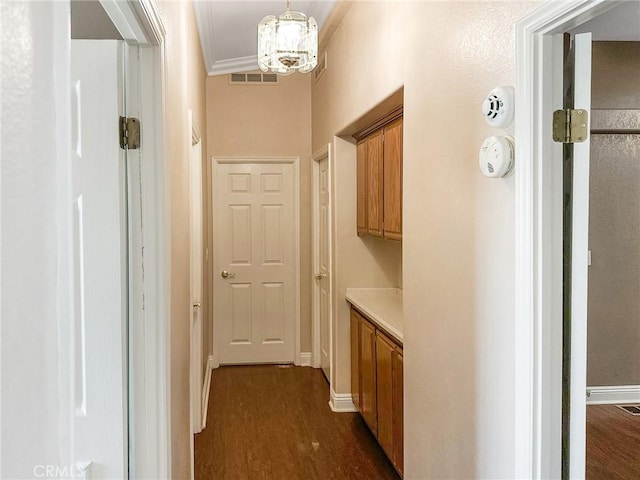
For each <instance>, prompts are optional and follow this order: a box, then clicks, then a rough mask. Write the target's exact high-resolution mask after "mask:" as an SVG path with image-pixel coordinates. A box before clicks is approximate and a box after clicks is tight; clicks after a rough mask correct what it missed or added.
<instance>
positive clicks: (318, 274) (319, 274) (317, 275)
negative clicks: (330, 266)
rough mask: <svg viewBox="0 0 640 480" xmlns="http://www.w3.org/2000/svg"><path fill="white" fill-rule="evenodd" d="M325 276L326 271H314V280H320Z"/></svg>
mask: <svg viewBox="0 0 640 480" xmlns="http://www.w3.org/2000/svg"><path fill="white" fill-rule="evenodd" d="M326 276H327V274H326V273H316V274H315V277H316V280H322V279H323V278H324V277H326Z"/></svg>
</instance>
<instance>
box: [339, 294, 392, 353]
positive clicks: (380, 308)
mask: <svg viewBox="0 0 640 480" xmlns="http://www.w3.org/2000/svg"><path fill="white" fill-rule="evenodd" d="M346 297H347V301H348V302H349V303H351V304H352V305H353V306H355V307H356V308H357V309H358V310H360V311H361V312H362V313H364V314H365V315H366V316H367V317H369V318H370V319H371V320H372V321H373V322H375V323H377V324H379V325H380V327H382V329H383V330H386V331H387V333H390V334H391V335H392V336H394V337H395V338H396V340H399V341H400V342H403V338H404V337H403V331H402V327H403V324H404V322H403V315H402V290H401V289H399V288H347V294H346Z"/></svg>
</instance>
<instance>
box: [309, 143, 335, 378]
mask: <svg viewBox="0 0 640 480" xmlns="http://www.w3.org/2000/svg"><path fill="white" fill-rule="evenodd" d="M330 155H331V144H330V143H328V144H327V145H326V146H324V147H322V148H320V149H319V150H317V151H316V152H314V153H313V155H312V156H311V158H312V159H313V178H312V184H313V187H312V209H313V211H312V214H313V217H312V225H311V228H312V233H311V244H312V245H311V248H312V251H311V265H312V266H313V273H314V274H315V272H318V271H319V269H320V266H319V265H318V258H319V249H320V245H319V243H318V240H319V232H320V227H319V219H320V204H319V202H318V182H319V177H320V166H319V162H320V161H321V160H323V159H325V158H326V159H327V167H328V169H329V171H328V176H329V178H328V180H329V219H328V229H329V231H328V236H329V271H330V272H333V265H332V259H333V256H332V255H331V252H332V250H333V248H332V242H331V239H332V238H333V236H332V235H331V219H332V216H333V213H332V210H333V204H332V202H331V192H332V190H333V185H332V178H333V177H332V176H331V158H330ZM319 296H320V286H319V285H318V282H316V281H315V278H314V277H313V276H312V277H311V325H312V328H311V351H312V353H311V359H312V361H311V366H312V367H314V368H320V348H321V347H320V317H319V315H318V302H319ZM332 314H333V275H331V274H330V275H329V312H328V315H329V349H330V351H329V370H330V371H333V365H332V359H333V355H332V354H331V350H332V349H333V341H332V340H331V338H332V337H333V335H332V323H333V322H332Z"/></svg>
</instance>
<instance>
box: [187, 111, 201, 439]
mask: <svg viewBox="0 0 640 480" xmlns="http://www.w3.org/2000/svg"><path fill="white" fill-rule="evenodd" d="M189 124H190V125H189V127H190V128H189V132H190V133H191V135H190V136H189V140H190V142H189V143H190V144H191V155H190V161H191V166H190V175H191V182H190V183H191V185H190V189H191V308H192V310H191V424H192V433H199V432H200V431H202V385H203V370H204V369H203V355H202V350H203V349H202V341H203V339H202V264H203V255H202V252H203V249H202V143H201V142H200V138H199V136H198V134H197V133H196V130H195V129H194V128H193V114H192V112H191V111H189Z"/></svg>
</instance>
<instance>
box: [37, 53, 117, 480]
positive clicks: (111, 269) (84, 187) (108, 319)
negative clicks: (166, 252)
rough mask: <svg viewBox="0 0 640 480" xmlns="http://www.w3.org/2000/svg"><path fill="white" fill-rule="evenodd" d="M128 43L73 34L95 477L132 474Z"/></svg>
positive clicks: (81, 361)
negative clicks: (123, 130) (121, 120)
mask: <svg viewBox="0 0 640 480" xmlns="http://www.w3.org/2000/svg"><path fill="white" fill-rule="evenodd" d="M123 44H124V42H121V41H111V40H72V41H71V82H72V84H71V90H72V93H71V97H72V108H71V116H72V128H73V130H72V138H71V151H72V176H73V200H74V247H73V249H74V269H75V271H74V279H75V285H74V301H75V315H74V338H73V345H74V359H75V361H74V375H73V380H74V382H73V383H74V396H73V399H74V407H75V408H74V411H75V415H74V421H73V436H74V438H73V455H74V461H75V463H76V464H75V465H74V467H75V468H76V469H77V471H74V475H76V476H77V477H81V476H82V475H86V478H93V479H111V478H127V414H126V383H125V379H126V368H127V364H126V362H125V351H126V350H125V345H126V315H127V313H126V309H127V293H126V292H127V275H128V270H127V263H126V256H127V253H126V252H127V240H126V238H127V237H126V210H125V209H126V201H125V189H126V183H125V176H124V175H125V174H124V170H125V163H124V162H125V154H124V150H121V149H120V145H119V140H118V138H119V136H118V117H119V115H121V114H122V109H123V97H122V95H123V94H122V92H123V66H122V65H123V63H122V62H123ZM36 141H37V139H36Z"/></svg>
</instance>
